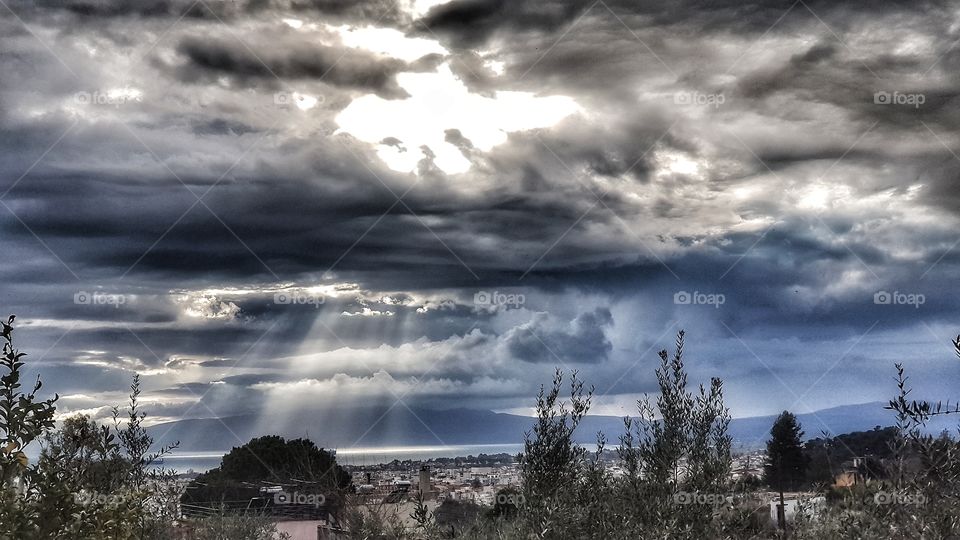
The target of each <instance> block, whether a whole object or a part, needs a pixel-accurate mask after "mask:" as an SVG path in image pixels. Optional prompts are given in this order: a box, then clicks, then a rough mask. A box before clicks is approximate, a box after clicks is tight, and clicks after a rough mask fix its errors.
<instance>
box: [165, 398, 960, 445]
mask: <svg viewBox="0 0 960 540" xmlns="http://www.w3.org/2000/svg"><path fill="white" fill-rule="evenodd" d="M883 407H884V403H881V402H873V403H863V404H858V405H844V406H840V407H833V408H829V409H823V410H819V411H816V412H812V413H803V414H798V415H797V417H798V419H799V420H800V422H801V424H802V426H803V428H804V430H805V432H806V436H807V438H814V437H820V436H822V435H821V432H827V433H828V434H830V435H831V436H833V435H839V434H842V433H849V432H852V431H863V430H869V429H873V428H874V427H876V426H889V425H893V423H894V415H893V413H892V412H891V411H888V410H885V409H884V408H883ZM775 419H776V416H775V415H771V416H755V417H746V418H735V419H733V420H732V421H731V423H730V428H729V432H730V434H731V435H732V437H733V439H734V448H735V449H743V450H750V449H755V448H761V447H763V445H764V443H765V441H766V440H767V439H768V438H769V432H770V427H771V426H772V425H773V422H774V420H775ZM533 423H534V419H533V418H531V417H528V416H520V415H514V414H505V413H497V412H493V411H488V410H474V409H463V408H460V409H449V410H433V409H420V408H407V407H400V406H396V407H390V408H388V407H364V408H351V409H337V410H331V411H323V412H319V413H317V412H314V413H307V412H299V413H297V414H296V415H295V416H294V415H290V416H286V415H275V416H272V417H270V416H262V415H261V416H258V415H238V416H228V417H223V418H219V419H218V418H203V419H186V420H179V421H176V422H169V423H164V424H157V425H154V426H152V427H150V428H149V432H150V434H151V435H152V436H153V437H154V439H155V442H156V445H157V446H159V445H163V444H170V443H173V442H175V441H179V443H180V446H179V448H180V450H186V451H224V450H227V449H229V447H233V446H239V445H240V444H241V441H242V442H246V441H248V440H250V439H252V438H254V437H258V436H261V435H282V436H284V437H287V438H297V437H307V438H309V439H311V440H313V441H314V442H315V443H317V445H318V446H321V447H324V448H344V447H388V446H418V445H428V446H437V445H480V444H512V443H520V442H523V436H524V433H525V432H527V431H529V430H530V429H531V428H532V427H533ZM941 423H942V424H943V425H940V424H939V423H937V424H931V426H929V429H930V430H931V431H940V430H941V429H944V428H946V429H950V428H951V425H950V422H948V421H946V420H945V421H944V422H941ZM954 427H955V426H954ZM598 431H599V432H603V433H604V434H605V435H606V438H607V440H608V441H609V444H610V446H615V445H616V444H617V442H618V438H619V436H620V434H621V433H623V431H624V425H623V418H621V417H616V416H587V417H585V418H584V419H583V421H582V422H581V424H580V426H579V428H578V429H577V442H581V443H591V442H595V440H596V435H597V432H598Z"/></svg>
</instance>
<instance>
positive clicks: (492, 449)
mask: <svg viewBox="0 0 960 540" xmlns="http://www.w3.org/2000/svg"><path fill="white" fill-rule="evenodd" d="M335 450H336V451H337V463H339V464H341V465H360V466H363V465H379V464H383V463H390V462H391V461H394V460H400V461H403V460H408V459H409V460H418V461H426V460H428V459H436V458H455V457H466V456H478V455H480V454H502V453H506V454H513V455H516V454H518V453H520V452H521V451H522V450H523V444H477V445H452V446H385V447H350V448H337V449H335ZM228 451H229V450H225V451H216V452H190V451H174V452H173V453H171V454H169V455H167V456H165V457H164V458H163V461H162V462H161V463H158V464H156V466H158V467H163V468H165V469H171V470H173V471H176V472H178V473H188V472H191V471H192V472H198V473H199V472H204V471H208V470H210V469H214V468H216V467H218V466H219V465H220V460H221V459H222V458H223V455H224V454H225V453H226V452H228Z"/></svg>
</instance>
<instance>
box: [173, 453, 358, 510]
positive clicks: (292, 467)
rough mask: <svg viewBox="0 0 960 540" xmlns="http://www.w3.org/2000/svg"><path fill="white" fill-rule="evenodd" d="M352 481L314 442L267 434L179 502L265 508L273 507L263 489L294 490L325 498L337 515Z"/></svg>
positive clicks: (206, 476) (229, 457) (225, 458)
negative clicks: (256, 504)
mask: <svg viewBox="0 0 960 540" xmlns="http://www.w3.org/2000/svg"><path fill="white" fill-rule="evenodd" d="M351 482H352V480H351V477H350V473H348V472H347V471H345V470H344V469H343V467H341V466H339V465H338V464H337V459H336V457H335V456H334V455H333V454H332V453H331V452H328V451H326V450H324V449H322V448H318V447H317V445H316V444H314V443H313V441H311V440H309V439H291V440H286V439H284V438H283V437H280V436H277V435H267V436H263V437H257V438H254V439H251V440H250V442H248V443H246V444H244V445H242V446H238V447H234V448H233V449H232V450H230V452H228V453H227V454H226V455H224V456H223V460H222V461H221V463H220V466H219V467H217V468H216V469H213V470H210V471H207V472H205V473H203V474H201V475H199V476H198V477H197V478H196V479H194V480H193V481H192V482H190V484H189V485H188V486H187V489H186V491H185V492H184V494H183V497H181V499H180V502H181V503H182V504H185V505H196V506H201V507H204V508H212V507H217V506H219V505H221V504H223V503H224V502H225V501H235V502H236V501H251V500H254V499H260V503H261V504H260V506H261V507H263V506H265V505H268V504H270V503H269V501H268V500H264V499H263V494H262V493H261V492H260V487H265V486H266V485H273V486H278V485H280V486H294V487H295V488H296V489H304V490H308V491H310V492H311V493H313V494H322V495H323V496H324V500H325V504H324V506H325V508H326V509H327V510H328V511H330V512H332V513H334V514H336V513H339V511H340V510H341V508H342V497H341V495H342V493H343V492H344V491H345V490H346V489H347V488H348V487H349V486H350V484H351ZM296 489H294V491H295V490H296Z"/></svg>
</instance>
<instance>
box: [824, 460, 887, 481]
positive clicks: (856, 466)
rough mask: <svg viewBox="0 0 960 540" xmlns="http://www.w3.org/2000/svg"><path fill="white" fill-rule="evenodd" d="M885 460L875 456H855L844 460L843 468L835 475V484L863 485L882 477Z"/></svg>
mask: <svg viewBox="0 0 960 540" xmlns="http://www.w3.org/2000/svg"><path fill="white" fill-rule="evenodd" d="M882 469H883V461H882V460H878V459H876V458H873V457H869V456H864V457H855V458H853V459H851V460H849V461H845V462H843V464H842V466H841V470H840V472H839V473H837V475H836V476H835V477H834V482H833V486H834V487H838V488H844V487H847V488H848V487H853V486H856V485H861V484H865V483H867V482H869V481H870V480H873V479H875V478H880V477H882Z"/></svg>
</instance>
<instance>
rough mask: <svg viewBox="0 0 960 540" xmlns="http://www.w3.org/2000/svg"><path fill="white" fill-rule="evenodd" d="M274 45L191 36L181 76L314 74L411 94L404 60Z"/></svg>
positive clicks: (182, 48)
mask: <svg viewBox="0 0 960 540" xmlns="http://www.w3.org/2000/svg"><path fill="white" fill-rule="evenodd" d="M271 49H273V50H261V51H260V52H259V53H258V52H254V51H251V50H250V48H249V46H248V45H246V44H245V43H241V42H237V41H236V40H230V41H226V40H217V41H212V40H209V39H206V38H199V37H193V38H186V39H184V40H183V41H181V42H180V45H179V46H178V51H179V52H180V53H181V54H182V55H183V56H184V57H186V59H187V60H188V64H187V65H186V66H183V67H181V68H179V69H178V76H179V77H180V78H181V79H182V80H183V81H185V82H191V83H196V82H198V81H202V80H205V79H215V78H216V77H219V76H222V75H227V76H231V77H235V78H236V79H237V80H238V81H240V82H243V81H245V80H247V79H250V78H253V79H264V80H267V81H268V82H270V83H274V82H275V81H274V79H276V78H277V77H280V78H290V79H298V78H313V79H322V80H323V81H325V82H327V83H329V84H334V85H338V86H346V87H350V88H356V89H362V90H369V91H372V92H374V93H376V94H379V95H383V96H384V97H394V98H399V97H403V96H404V95H405V92H403V90H401V89H400V87H399V86H398V85H397V84H396V81H395V79H394V77H395V76H396V74H397V73H398V72H399V71H400V70H401V69H403V68H404V67H405V64H404V63H403V62H400V61H396V60H379V59H377V58H376V57H375V56H373V55H370V54H362V53H357V52H355V51H351V50H349V49H346V50H343V49H336V48H333V47H325V46H313V47H309V48H307V47H303V46H299V48H298V49H290V48H279V49H277V48H276V45H275V44H274V45H272V46H271Z"/></svg>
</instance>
